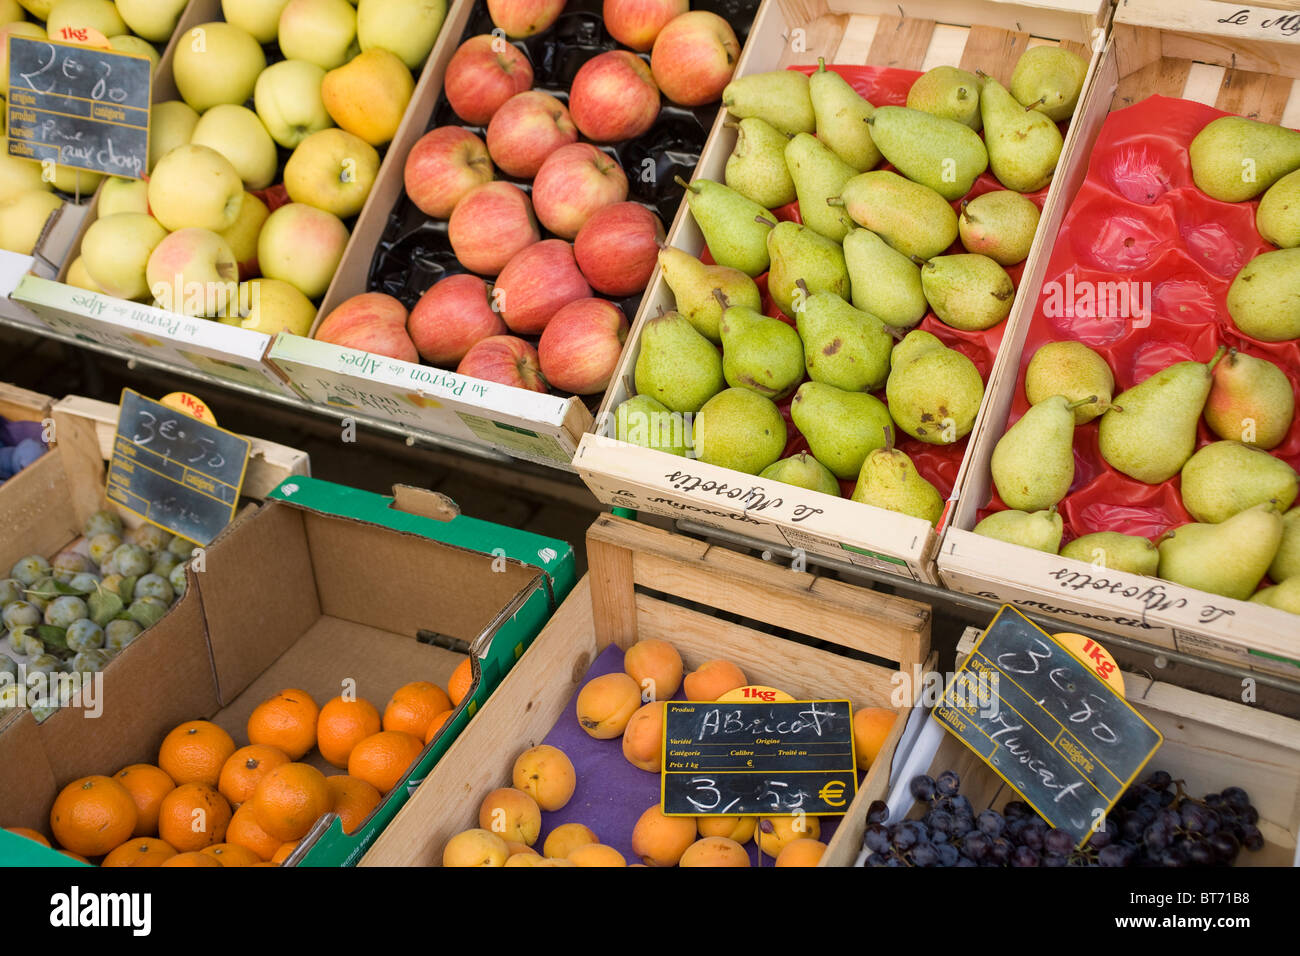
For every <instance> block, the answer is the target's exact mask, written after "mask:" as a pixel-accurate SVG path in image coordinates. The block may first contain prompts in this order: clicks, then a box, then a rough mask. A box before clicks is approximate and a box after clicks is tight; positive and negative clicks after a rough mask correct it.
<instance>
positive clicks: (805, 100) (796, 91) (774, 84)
mask: <svg viewBox="0 0 1300 956" xmlns="http://www.w3.org/2000/svg"><path fill="white" fill-rule="evenodd" d="M722 105H723V106H725V107H726V108H727V110H728V111H729V112H730V113H731V114H732V115H733V116H736V117H739V118H740V119H748V118H749V117H751V116H756V117H758V118H759V119H761V120H765V121H766V122H767V123H768V124H769V125H771V126H773V127H775V128H776V129H778V130H780V131H781V132H782V133H786V134H788V135H791V136H793V135H794V134H795V133H811V132H813V131H814V130H815V129H817V117H816V116H815V115H814V113H813V105H812V99H811V98H810V96H809V93H808V74H806V73H800V72H799V71H798V70H771V71H770V72H767V73H753V74H750V75H749V76H742V77H740V78H739V79H735V80H732V81H731V82H730V83H728V84H727V85H726V87H725V88H724V89H723V91H722Z"/></svg>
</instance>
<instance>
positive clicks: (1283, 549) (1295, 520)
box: [1268, 508, 1300, 583]
mask: <svg viewBox="0 0 1300 956" xmlns="http://www.w3.org/2000/svg"><path fill="white" fill-rule="evenodd" d="M1268 576H1269V577H1270V578H1272V579H1273V580H1274V581H1277V582H1279V583H1280V582H1282V581H1290V580H1291V579H1292V578H1300V508H1292V509H1291V510H1290V511H1288V512H1287V513H1286V514H1284V515H1283V516H1282V543H1281V544H1279V545H1278V547H1277V554H1276V555H1274V556H1273V563H1272V564H1270V565H1269V566H1268Z"/></svg>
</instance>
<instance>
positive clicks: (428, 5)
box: [357, 0, 447, 70]
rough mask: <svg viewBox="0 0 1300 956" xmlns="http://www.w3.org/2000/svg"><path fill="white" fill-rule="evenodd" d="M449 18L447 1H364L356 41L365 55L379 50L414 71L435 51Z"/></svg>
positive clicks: (361, 3) (359, 13)
mask: <svg viewBox="0 0 1300 956" xmlns="http://www.w3.org/2000/svg"><path fill="white" fill-rule="evenodd" d="M446 18H447V0H361V2H360V3H358V4H357V41H358V42H359V43H360V45H361V51H362V52H363V53H364V52H365V51H366V50H371V49H374V48H376V47H380V48H382V49H385V50H387V51H388V52H390V53H395V54H397V56H398V58H399V59H401V61H402V62H403V63H405V64H406V65H407V67H409V68H410V69H412V70H415V69H418V68H419V66H420V64H421V63H423V62H424V61H425V58H427V57H428V55H429V51H430V50H432V49H433V44H434V42H435V41H436V40H437V39H438V31H439V30H441V29H442V22H443V20H445V19H446Z"/></svg>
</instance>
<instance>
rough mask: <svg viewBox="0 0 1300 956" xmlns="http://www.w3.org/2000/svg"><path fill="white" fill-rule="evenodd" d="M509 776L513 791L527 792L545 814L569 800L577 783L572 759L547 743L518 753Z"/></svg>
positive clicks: (557, 808)
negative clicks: (513, 787)
mask: <svg viewBox="0 0 1300 956" xmlns="http://www.w3.org/2000/svg"><path fill="white" fill-rule="evenodd" d="M510 779H511V782H512V783H513V784H514V786H515V789H516V790H522V791H523V792H524V793H526V794H528V795H529V796H530V797H532V798H533V799H534V800H536V801H537V805H538V806H539V807H541V808H542V809H543V810H545V811H547V812H548V813H552V812H554V811H556V810H559V809H560V808H561V807H563V806H564V805H565V804H566V803H568V802H569V799H570V798H571V797H572V796H573V789H574V787H576V786H577V785H578V777H577V774H576V773H574V770H573V761H571V760H570V759H569V758H568V756H567V755H566V754H565V753H564V751H563V750H561V749H560V748H559V747H552V746H551V745H550V744H539V745H538V746H536V747H530V748H529V749H527V750H525V751H524V752H523V753H521V754H520V755H519V756H518V757H517V758H516V759H515V766H514V769H513V770H512V771H511V772H510Z"/></svg>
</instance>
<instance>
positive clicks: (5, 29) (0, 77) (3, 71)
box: [0, 21, 46, 97]
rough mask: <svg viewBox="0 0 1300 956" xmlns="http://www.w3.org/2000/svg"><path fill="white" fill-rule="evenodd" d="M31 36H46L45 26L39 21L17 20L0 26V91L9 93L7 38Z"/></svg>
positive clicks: (35, 37) (36, 37) (6, 94)
mask: <svg viewBox="0 0 1300 956" xmlns="http://www.w3.org/2000/svg"><path fill="white" fill-rule="evenodd" d="M11 36H15V37H31V38H32V39H35V40H44V39H45V38H46V33H45V28H44V27H43V26H41V25H40V24H39V23H27V22H26V21H17V22H14V23H6V24H5V25H4V26H2V27H0V92H3V93H4V95H5V96H6V97H7V96H8V95H9V38H10V37H11Z"/></svg>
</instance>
